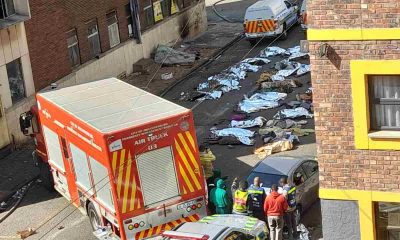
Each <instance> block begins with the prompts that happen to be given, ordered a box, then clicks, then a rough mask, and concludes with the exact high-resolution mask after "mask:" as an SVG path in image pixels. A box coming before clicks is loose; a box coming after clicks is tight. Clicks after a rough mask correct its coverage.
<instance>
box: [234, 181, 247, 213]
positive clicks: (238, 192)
mask: <svg viewBox="0 0 400 240" xmlns="http://www.w3.org/2000/svg"><path fill="white" fill-rule="evenodd" d="M248 187H249V184H248V183H247V181H240V182H239V188H237V178H235V180H233V183H232V187H231V190H232V197H233V209H232V213H233V214H241V215H247V214H248V212H247V209H248V199H249V193H248V192H247V188H248Z"/></svg>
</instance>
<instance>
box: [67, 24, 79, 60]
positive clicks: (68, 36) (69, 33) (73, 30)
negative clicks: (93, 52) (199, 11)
mask: <svg viewBox="0 0 400 240" xmlns="http://www.w3.org/2000/svg"><path fill="white" fill-rule="evenodd" d="M66 35H67V49H68V58H69V61H70V64H71V66H72V67H75V66H78V65H80V64H81V53H80V48H79V38H78V34H77V31H76V29H75V28H74V29H71V30H69V31H68V32H67V33H66ZM71 37H75V38H76V43H74V44H72V45H68V39H69V38H71ZM75 46H76V47H77V48H78V51H77V53H78V62H77V63H76V64H74V63H73V62H72V58H71V55H70V48H73V47H75Z"/></svg>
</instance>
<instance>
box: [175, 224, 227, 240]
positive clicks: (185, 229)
mask: <svg viewBox="0 0 400 240" xmlns="http://www.w3.org/2000/svg"><path fill="white" fill-rule="evenodd" d="M226 229H227V226H223V225H214V224H207V223H203V222H186V223H184V224H182V225H181V226H180V227H179V228H178V229H176V230H174V232H180V233H197V234H205V235H207V236H209V239H214V238H216V237H218V235H220V233H221V232H224V231H225V230H226Z"/></svg>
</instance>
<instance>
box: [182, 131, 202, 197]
mask: <svg viewBox="0 0 400 240" xmlns="http://www.w3.org/2000/svg"><path fill="white" fill-rule="evenodd" d="M175 150H176V152H177V153H178V154H177V156H178V157H177V167H178V172H179V175H180V177H181V179H182V181H181V184H180V187H181V192H182V193H183V194H186V193H193V192H195V191H198V190H201V189H202V181H203V180H202V177H201V169H200V167H201V166H200V164H199V160H198V158H197V157H196V156H197V155H198V152H197V151H198V150H197V147H196V144H195V141H194V139H193V136H192V134H191V133H190V132H189V131H186V132H185V133H179V134H178V135H177V137H176V138H175Z"/></svg>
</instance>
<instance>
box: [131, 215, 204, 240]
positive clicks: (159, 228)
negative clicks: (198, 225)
mask: <svg viewBox="0 0 400 240" xmlns="http://www.w3.org/2000/svg"><path fill="white" fill-rule="evenodd" d="M199 220H200V216H199V215H197V214H194V215H191V216H189V217H185V218H181V219H178V220H175V221H172V222H169V223H165V224H162V225H159V226H157V227H153V228H150V229H147V230H144V231H141V232H138V233H136V235H135V239H143V238H146V237H151V236H153V235H158V234H161V233H162V232H164V231H168V230H171V229H173V228H174V227H176V226H178V225H179V224H181V223H183V222H197V221H199Z"/></svg>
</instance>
